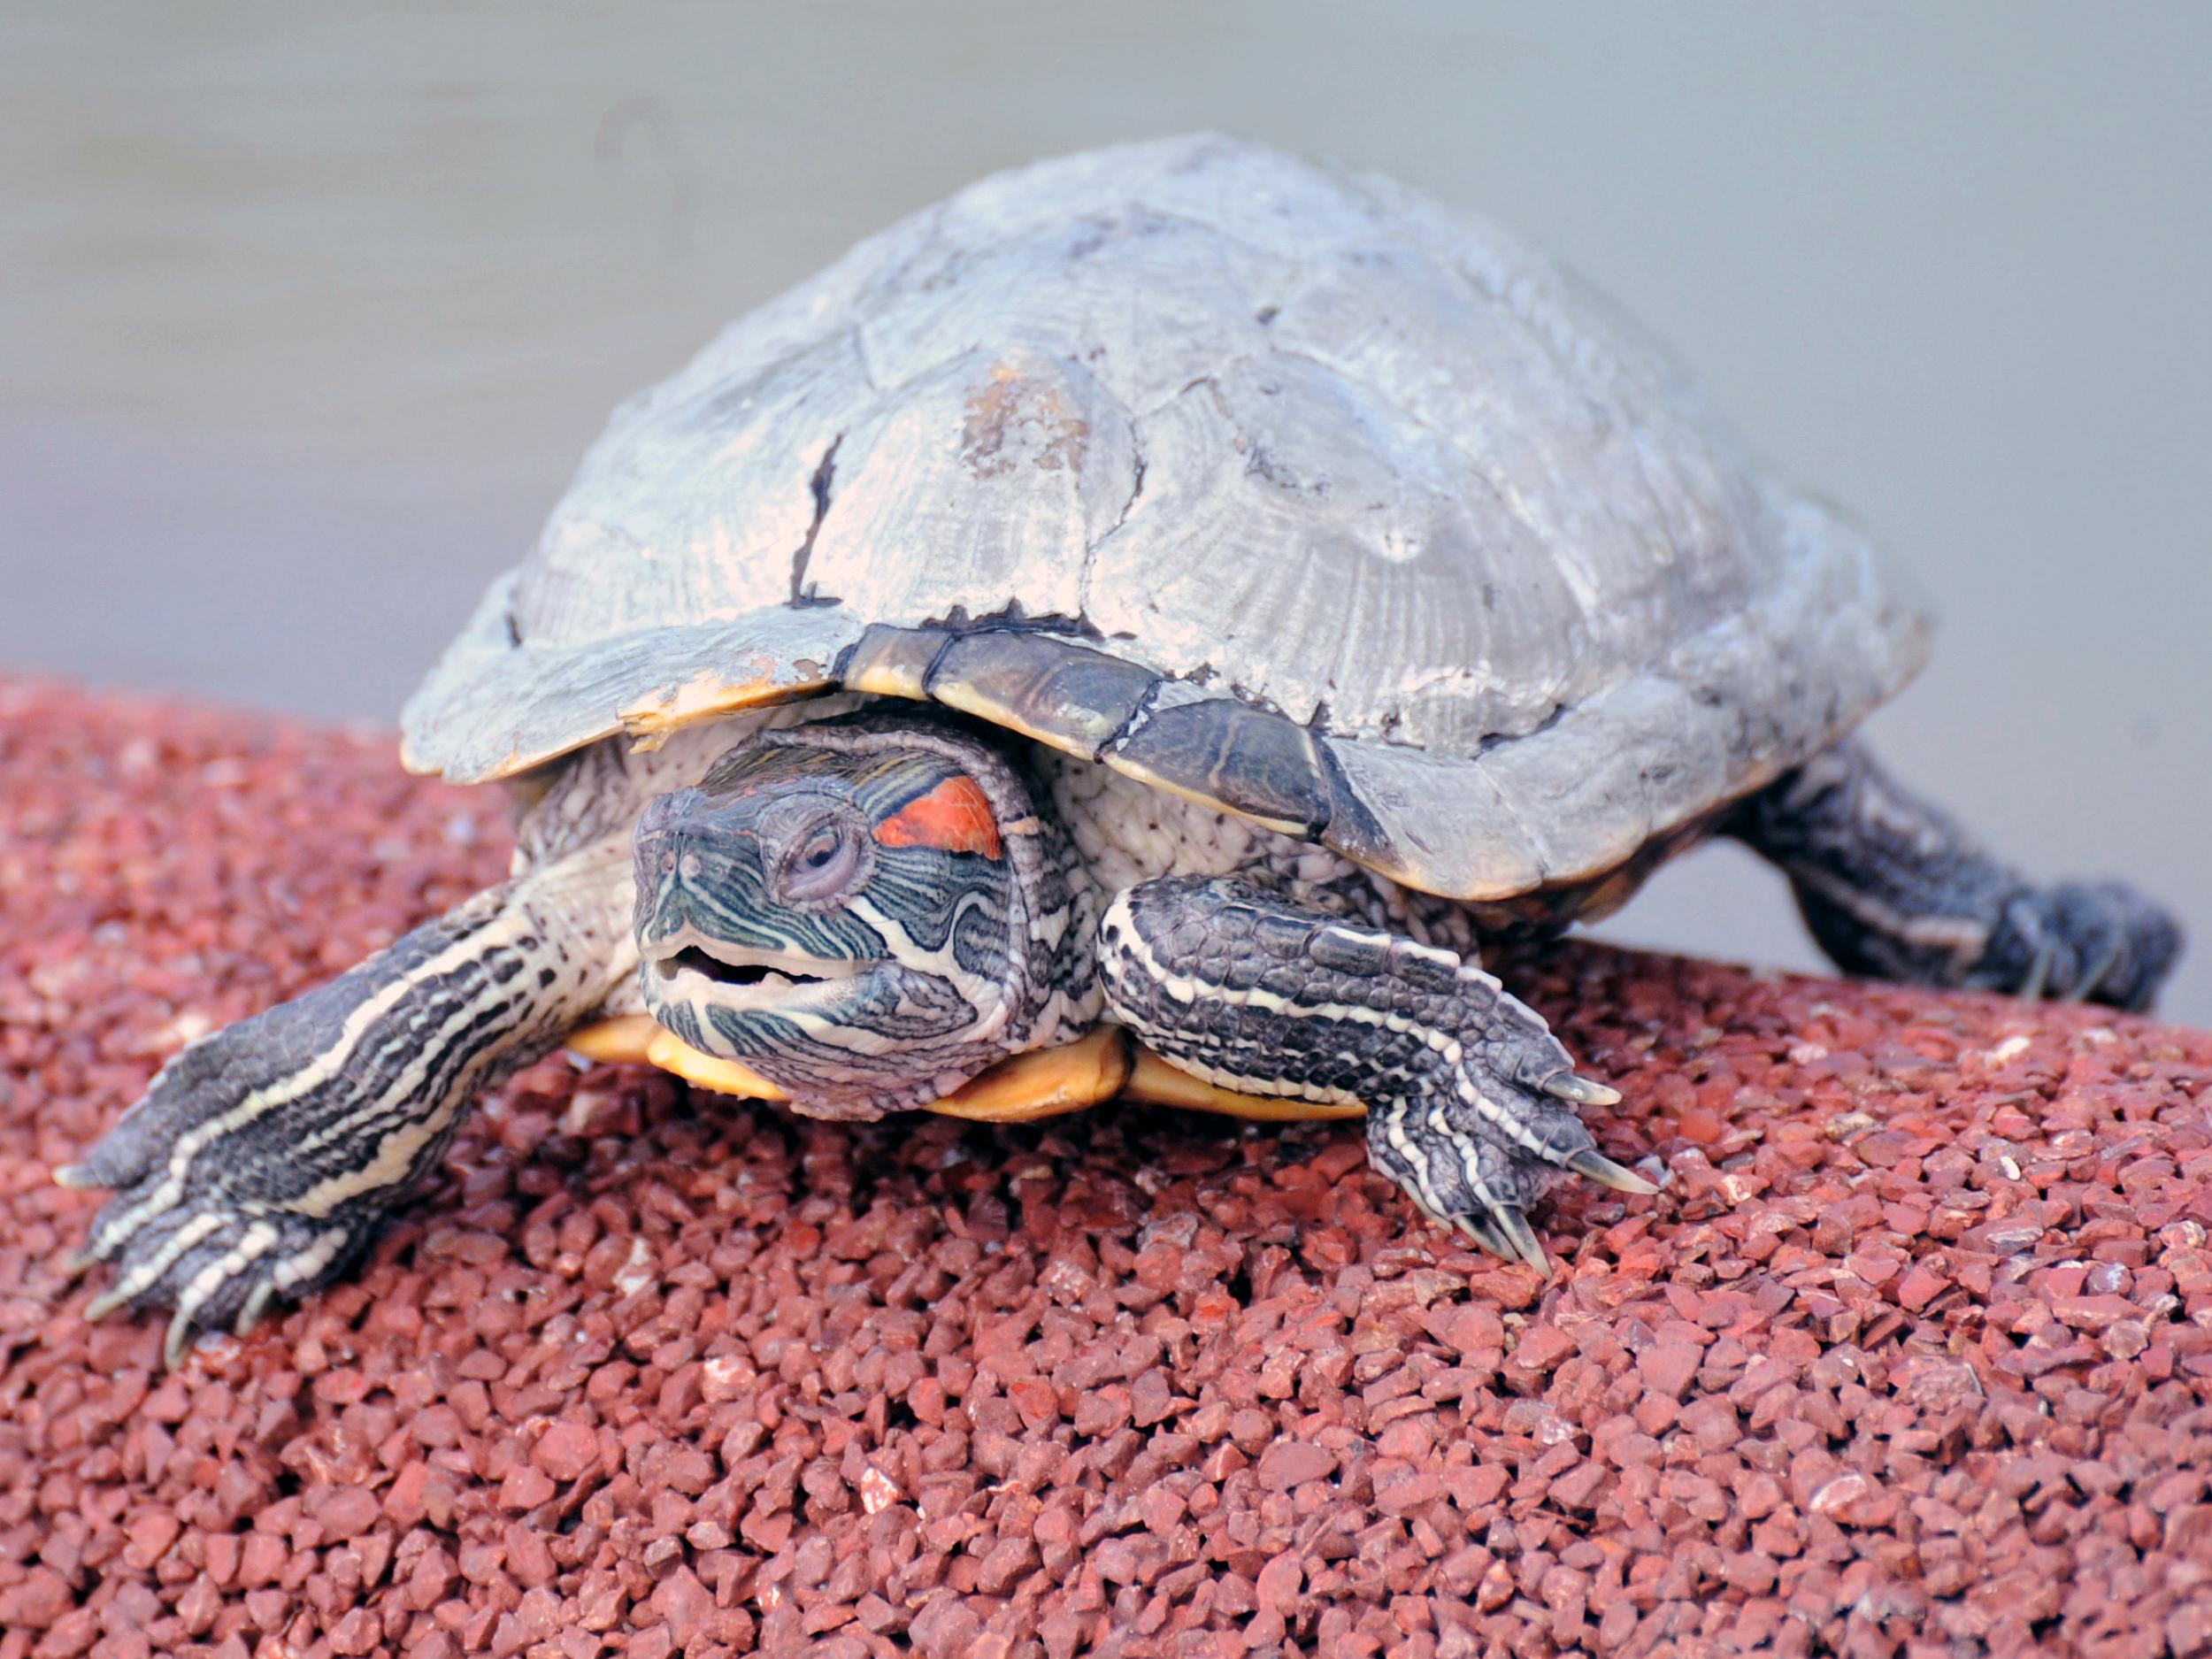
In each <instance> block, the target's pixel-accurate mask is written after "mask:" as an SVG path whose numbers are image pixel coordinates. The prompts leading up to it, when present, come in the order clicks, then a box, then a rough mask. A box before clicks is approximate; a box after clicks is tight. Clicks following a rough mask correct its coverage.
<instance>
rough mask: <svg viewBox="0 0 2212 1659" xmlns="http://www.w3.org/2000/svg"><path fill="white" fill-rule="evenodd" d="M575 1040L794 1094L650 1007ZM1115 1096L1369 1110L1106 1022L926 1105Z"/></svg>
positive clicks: (1001, 1110)
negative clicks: (1218, 1080) (1245, 1081)
mask: <svg viewBox="0 0 2212 1659" xmlns="http://www.w3.org/2000/svg"><path fill="white" fill-rule="evenodd" d="M568 1047H569V1048H570V1049H571V1050H572V1052H574V1053H576V1054H579V1055H581V1056H583V1057H584V1058H585V1059H587V1060H599V1061H605V1062H610V1063H619V1062H627V1063H629V1064H642V1065H655V1066H658V1067H659V1068H660V1069H661V1070H662V1071H672V1072H674V1073H675V1074H676V1075H677V1076H678V1077H680V1078H682V1079H685V1080H686V1081H687V1082H691V1083H695V1084H697V1085H698V1086H699V1087H701V1088H705V1089H712V1090H714V1091H715V1092H716V1093H717V1094H741V1095H743V1096H745V1097H747V1098H748V1099H751V1100H788V1099H789V1098H790V1096H789V1095H787V1094H785V1093H784V1091H783V1090H781V1089H780V1088H778V1087H776V1086H775V1085H774V1084H773V1083H771V1082H770V1081H769V1080H768V1079H766V1078H764V1077H763V1076H761V1075H760V1073H759V1072H757V1071H754V1070H753V1069H752V1068H751V1067H749V1066H744V1065H740V1064H738V1063H737V1062H736V1061H734V1060H718V1059H716V1058H715V1057H714V1056H712V1055H709V1054H702V1053H700V1052H699V1050H698V1049H696V1048H693V1047H692V1046H691V1045H690V1044H689V1043H687V1042H685V1041H683V1040H682V1039H681V1038H680V1037H678V1036H677V1035H676V1034H675V1033H672V1032H671V1031H668V1030H665V1029H664V1027H663V1026H662V1025H660V1024H659V1022H658V1021H657V1020H655V1019H654V1018H652V1017H651V1016H650V1015H648V1014H633V1015H629V1016H627V1017H626V1018H621V1019H606V1020H601V1021H600V1022H599V1023H598V1024H596V1025H587V1026H585V1027H584V1028H583V1029H582V1030H580V1031H579V1032H577V1033H575V1034H574V1035H572V1036H571V1037H570V1038H569V1040H568ZM1117 1095H1118V1096H1119V1097H1120V1098H1121V1099H1123V1100H1131V1101H1140V1102H1144V1103H1146V1104H1148V1105H1153V1106H1178V1107H1181V1108H1182V1109H1184V1110H1187V1111H1202V1112H1218V1113H1220V1114H1222V1115H1223V1116H1225V1117H1230V1118H1251V1119H1254V1120H1256V1121H1257V1122H1261V1123H1303V1122H1309V1121H1311V1120H1314V1119H1318V1118H1359V1117H1363V1116H1365V1115H1366V1110H1367V1109H1366V1108H1365V1107H1363V1106H1340V1105H1334V1104H1329V1103H1325V1102H1314V1101H1305V1100H1279V1099H1274V1098H1271V1097H1269V1096H1266V1095H1260V1094H1238V1093H1237V1092H1236V1091H1235V1090H1233V1089H1225V1088H1219V1087H1216V1086H1215V1085H1213V1084H1211V1083H1209V1082H1207V1081H1205V1080H1204V1079H1202V1078H1195V1077H1193V1076H1192V1075H1191V1074H1190V1073H1189V1072H1187V1071H1179V1070H1177V1069H1176V1068H1175V1067H1174V1066H1171V1065H1170V1064H1168V1063H1167V1062H1166V1061H1165V1060H1163V1059H1162V1058H1160V1056H1158V1055H1156V1054H1155V1053H1153V1052H1152V1050H1151V1049H1149V1048H1146V1047H1145V1046H1144V1045H1143V1044H1142V1043H1141V1042H1138V1041H1134V1040H1133V1038H1131V1037H1130V1036H1129V1034H1128V1033H1126V1032H1125V1031H1123V1030H1122V1029H1121V1028H1120V1027H1119V1026H1118V1025H1100V1026H1098V1027H1096V1028H1095V1029H1094V1030H1093V1031H1091V1032H1090V1033H1088V1034H1087V1035H1086V1036H1084V1037H1082V1038H1080V1039H1079V1040H1078V1041H1074V1042H1071V1043H1069V1044H1067V1045H1066V1046H1065V1047H1064V1048H1037V1049H1033V1050H1031V1051H1030V1052H1029V1053H1027V1054H1018V1055H1015V1056H1012V1057H1011V1058H1010V1059H1006V1060H1002V1061H1000V1062H999V1063H998V1064H996V1065H995V1066H993V1067H992V1068H991V1069H990V1070H989V1071H985V1072H983V1073H981V1074H980V1075H979V1076H978V1077H976V1078H974V1079H972V1080H971V1081H970V1082H968V1083H967V1084H966V1085H965V1086H964V1087H961V1088H959V1089H956V1091H954V1092H953V1093H952V1094H948V1095H946V1096H945V1097H944V1099H942V1100H941V1101H936V1102H932V1104H931V1105H930V1106H929V1107H928V1108H927V1110H930V1111H933V1112H941V1113H943V1114H944V1115H945V1116H946V1117H948V1118H969V1119H972V1120H973V1121H975V1122H979V1123H1028V1122H1030V1121H1031V1120H1032V1119H1033V1118H1056V1117H1058V1116H1060V1115H1061V1114H1062V1113H1064V1112H1075V1111H1081V1110H1083V1109H1084V1108H1085V1107H1087V1106H1095V1105H1097V1104H1098V1103H1099V1102H1102V1101H1109V1100H1112V1099H1114V1098H1115V1097H1116V1096H1117Z"/></svg>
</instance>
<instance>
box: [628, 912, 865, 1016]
mask: <svg viewBox="0 0 2212 1659" xmlns="http://www.w3.org/2000/svg"><path fill="white" fill-rule="evenodd" d="M645 959H646V969H647V972H648V973H649V975H650V976H651V977H652V978H653V979H655V980H657V981H658V982H659V983H660V984H662V985H663V986H664V987H667V988H668V989H669V990H671V991H672V992H674V993H675V994H676V995H684V993H683V992H682V991H681V990H679V989H678V983H679V982H680V981H684V980H689V981H690V989H691V990H692V991H694V992H695V991H698V990H700V989H702V988H703V986H702V985H701V981H704V982H705V983H706V984H709V985H714V986H718V987H723V989H724V991H725V993H727V992H731V991H735V992H739V993H748V994H749V995H742V996H741V998H739V999H737V1000H741V1001H743V1002H767V1001H769V1000H771V999H772V998H773V997H774V996H775V995H777V994H778V993H780V992H784V991H790V990H795V989H797V988H799V987H804V986H819V985H826V984H829V983H831V982H832V981H834V980H841V979H852V978H854V977H856V975H859V974H861V973H864V972H867V971H868V970H869V969H870V968H872V967H874V966H875V965H877V964H874V963H872V962H833V961H825V960H824V959H822V958H821V957H818V956H805V955H803V954H801V953H800V952H797V951H790V950H759V949H753V948H751V947H749V946H746V945H732V944H726V943H724V942H722V941H718V940H711V939H709V938H707V937H706V936H705V935H704V934H703V933H700V932H699V931H698V930H697V929H696V928H694V927H686V928H683V929H682V930H680V932H678V933H672V934H671V935H670V936H669V937H668V938H666V939H664V940H661V941H658V942H657V944H655V945H653V946H652V947H651V948H650V949H648V950H647V951H646V952H645ZM716 1000H717V1001H718V1002H729V1001H731V1000H732V999H731V998H730V997H729V996H728V995H722V996H718V997H717V998H716Z"/></svg>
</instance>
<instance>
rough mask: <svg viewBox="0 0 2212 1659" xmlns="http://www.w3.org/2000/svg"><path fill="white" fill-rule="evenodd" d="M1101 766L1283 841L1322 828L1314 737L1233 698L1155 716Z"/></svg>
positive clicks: (1109, 753)
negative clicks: (1222, 810)
mask: <svg viewBox="0 0 2212 1659" xmlns="http://www.w3.org/2000/svg"><path fill="white" fill-rule="evenodd" d="M1101 758H1102V759H1103V760H1104V761H1105V762H1106V764H1108V765H1110V766H1112V767H1113V768H1114V769H1115V770H1116V771H1118V772H1127V773H1128V774H1129V775H1130V776H1131V777H1133V778H1141V779H1143V780H1146V781H1147V782H1148V783H1156V784H1158V785H1160V786H1161V787H1163V788H1167V789H1172V790H1174V791H1175V792H1176V793H1177V794H1178V795H1192V796H1194V797H1196V798H1197V799H1199V800H1202V801H1206V802H1210V803H1212V804H1214V805H1217V806H1224V807H1226V808H1228V809H1229V810H1231V811H1232V812H1240V813H1242V814H1243V815H1244V816H1245V817H1247V818H1251V819H1253V820H1254V821H1255V822H1256V823H1260V824H1264V825H1265V826H1267V827H1268V828H1270V829H1272V830H1279V831H1280V832H1281V833H1284V834H1286V835H1310V834H1312V833H1314V832H1315V831H1316V830H1317V829H1318V828H1320V827H1321V826H1322V825H1323V823H1324V822H1325V819H1324V817H1323V814H1324V811H1325V797H1324V796H1323V794H1322V791H1321V768H1320V760H1319V757H1318V756H1317V754H1316V753H1315V749H1314V741H1313V733H1311V732H1310V731H1308V730H1307V729H1306V728H1305V727H1304V726H1300V725H1298V724H1297V723H1296V722H1295V721H1294V720H1290V719H1286V718H1284V717H1283V716H1281V715H1279V714H1276V713H1274V712H1272V711H1271V710H1266V709H1255V708H1253V707H1251V706H1250V705H1249V704H1248V703H1239V702H1238V701H1236V699H1234V698H1233V697H1213V698H1209V699H1207V700H1206V701H1204V702H1202V703H1184V704H1183V705H1181V706H1180V707H1179V708H1171V709H1160V710H1155V711H1154V712H1153V713H1152V715H1151V716H1150V718H1148V719H1146V720H1144V721H1143V722H1141V724H1140V725H1139V726H1137V727H1136V728H1135V729H1134V730H1133V731H1132V732H1131V733H1129V734H1128V735H1127V736H1126V737H1125V738H1123V739H1122V740H1121V741H1119V742H1118V743H1116V744H1115V745H1114V747H1113V748H1112V749H1110V750H1108V751H1107V752H1106V753H1105V754H1104V755H1103V756H1102V757H1101Z"/></svg>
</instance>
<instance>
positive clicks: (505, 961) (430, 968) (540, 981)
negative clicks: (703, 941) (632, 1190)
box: [56, 837, 635, 1363]
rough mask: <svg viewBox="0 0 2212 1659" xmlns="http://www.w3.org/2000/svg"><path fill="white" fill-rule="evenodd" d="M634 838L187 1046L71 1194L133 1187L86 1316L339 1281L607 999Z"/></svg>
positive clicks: (215, 1318) (111, 1207) (251, 1307)
mask: <svg viewBox="0 0 2212 1659" xmlns="http://www.w3.org/2000/svg"><path fill="white" fill-rule="evenodd" d="M628 855H629V849H628V846H627V844H626V838H624V837H614V838H611V839H610V840H609V841H605V842H603V843H599V844H596V845H595V846H593V847H591V848H588V849H584V850H582V851H580V852H578V853H576V854H574V855H572V856H570V857H569V858H567V859H565V860H562V861H560V862H558V863H556V864H549V865H547V866H545V867H544V868H542V869H540V870H538V871H535V872H532V873H531V874H530V875H527V876H525V877H523V878H521V879H518V880H517V881H513V882H510V883H508V884H506V885H505V886H503V887H495V888H493V889H492V890H490V891H489V892H487V893H482V894H480V895H477V896H476V897H475V898H473V899H472V900H470V901H469V902H467V903H466V904H464V905H462V906H460V907H459V908H458V909H457V910H452V911H450V912H449V913H448V914H447V915H445V916H442V917H441V918H439V919H438V920H436V921H434V922H432V923H429V924H428V925H427V926H423V927H419V928H417V929H416V930H415V931H414V932H413V933H409V934H408V935H407V936H406V937H405V938H403V939H402V940H400V941H397V942H396V944H394V945H392V946H391V947H390V948H389V949H387V950H383V951H380V952H379V953H378V954H377V955H376V956H372V957H370V958H369V960H368V961H366V962H365V963H363V964H361V965H360V966H359V967H357V968H355V969H354V970H353V971H352V972H349V973H347V974H344V975H343V976H342V977H341V978H339V979H334V980H333V981H332V982H331V983H329V984H328V985H326V986H322V987H319V988H318V989H316V990H313V991H311V992H309V993H308V994H307V995H304V996H302V997H298V998H296V999H295V1000H294V1001H292V1002H286V1003H284V1004H282V1005H281V1006H280V1007H277V1008H273V1009H270V1010H267V1011H266V1012H265V1013H261V1014H257V1015H256V1016H254V1017H253V1018H250V1019H246V1020H242V1021H240V1022H239V1023H238V1024H237V1025H232V1026H229V1027H227V1028H226V1029H225V1030H223V1031H220V1032H218V1033H215V1034H214V1035H213V1036H211V1037H209V1038H207V1039H205V1040H204V1041H201V1042H197V1043H195V1044H194V1045H193V1046H192V1047H190V1048H187V1049H185V1050H184V1051H183V1052H182V1053H181V1054H180V1055H178V1056H176V1057H175V1058H174V1059H173V1060H172V1061H171V1062H170V1063H169V1064H168V1065H166V1066H165V1067H164V1068H163V1069H162V1071H161V1072H160V1074H159V1075H158V1076H157V1077H156V1078H155V1079H154V1081H153V1084H152V1086H151V1087H150V1088H149V1089H148V1090H147V1091H146V1096H145V1098H144V1099H143V1100H142V1101H140V1102H138V1104H137V1105H135V1106H134V1107H133V1108H132V1109H131V1110H130V1111H129V1112H127V1114H125V1116H124V1117H123V1118H122V1119H121V1121H119V1123H118V1124H117V1125H115V1127H114V1128H113V1129H111V1130H110V1131H109V1132H108V1134H107V1137H106V1138H105V1139H104V1140H103V1141H101V1142H100V1144H99V1145H98V1146H96V1147H95V1148H93V1149H92V1151H91V1152H90V1153H89V1154H88V1156H86V1158H85V1160H84V1162H83V1163H82V1164H78V1165H76V1166H75V1167H73V1168H72V1169H68V1170H63V1171H57V1172H56V1179H58V1180H59V1181H61V1182H62V1183H63V1184H64V1185H65V1186H70V1187H113V1188H115V1189H116V1192H115V1195H114V1196H113V1197H111V1199H109V1200H108V1202H107V1204H106V1205H105V1207H104V1208H103V1209H102V1210H101V1211H100V1213H99V1215H98V1216H97V1217H96V1218H95V1219H94V1221H93V1224H92V1232H91V1236H90V1239H89V1240H88V1243H87V1245H86V1248H85V1256H87V1257H88V1259H89V1260H92V1261H105V1262H112V1263H114V1269H115V1277H114V1279H113V1281H112V1283H111V1285H110V1286H109V1287H108V1289H107V1290H106V1291H105V1292H104V1294H102V1295H100V1296H99V1297H97V1298H96V1300H95V1301H94V1302H92V1304H91V1305H90V1306H89V1307H88V1310H87V1312H88V1314H89V1315H90V1316H91V1317H95V1318H97V1317H100V1316H101V1315H102V1314H104V1313H106V1312H108V1311H110V1310H113V1309H115V1308H119V1307H124V1306H130V1307H142V1306H146V1305H150V1304H161V1305H164V1306H168V1307H173V1308H174V1309H175V1310H176V1314H175V1317H174V1318H173V1321H172V1323H171V1325H170V1328H169V1340H168V1355H169V1358H170V1362H171V1363H175V1361H176V1360H177V1358H178V1357H179V1356H180V1355H181V1353H182V1351H183V1347H184V1344H185V1341H186V1340H187V1339H188V1337H189V1336H190V1334H191V1331H192V1327H193V1326H195V1325H204V1326H209V1327H217V1326H227V1327H230V1328H233V1329H237V1330H243V1329H245V1328H246V1327H248V1326H250V1325H251V1324H252V1323H253V1321H254V1320H255V1318H256V1317H257V1316H258V1315H259V1313H260V1311H261V1310H262V1308H263V1307H264V1306H265V1304H266V1303H267V1302H268V1301H269V1299H270V1298H271V1297H272V1296H275V1295H280V1294H281V1295H290V1296H297V1295H301V1294H304V1293H306V1292H308V1291H310V1290H313V1289H315V1288H317V1287H318V1286H321V1285H325V1284H327V1283H328V1282H329V1281H330V1280H331V1279H334V1278H335V1277H337V1275H339V1274H340V1273H342V1272H343V1271H345V1270H346V1268H347V1267H348V1266H349V1265H350V1264H351V1263H352V1262H353V1261H354V1260H355V1259H356V1258H357V1256H359V1255H360V1253H361V1251H362V1250H363V1249H364V1248H365V1247H366V1246H367V1244H368V1243H369V1241H370V1240H372V1239H373V1237H374V1236H375V1234H376V1231H377V1228H378V1227H379V1226H380V1225H381V1224H382V1222H383V1220H384V1218H385V1217H386V1216H388V1214H390V1212H391V1211H392V1210H393V1208H394V1207H395V1206H396V1205H397V1204H398V1203H399V1202H401V1200H403V1198H404V1197H405V1196H406V1194H407V1193H408V1191H409V1190H410V1189H411V1187H413V1186H414V1185H415V1184H416V1182H417V1181H418V1180H419V1179H420V1177H421V1176H422V1174H423V1173H424V1171H426V1170H427V1169H428V1168H429V1167H430V1165H431V1164H433V1163H434V1161H435V1160H436V1158H437V1156H438V1154H439V1152H440V1150H441V1149H442V1148H443V1147H444V1145H445V1143H446V1141H448V1140H449V1138H450V1136H451V1134H452V1132H453V1128H454V1126H455V1125H456V1123H457V1121H458V1118H459V1116H460V1112H461V1110H462V1109H463V1107H464V1106H465V1105H466V1103H467V1102H468V1100H469V1098H470V1097H471V1096H472V1094H476V1093H477V1092H478V1091H479V1090H480V1089H482V1088H485V1087H489V1086H490V1085H491V1084H493V1083H495V1082H496V1081H497V1080H498V1079H499V1078H500V1077H501V1076H503V1075H504V1074H505V1073H506V1072H508V1071H512V1070H513V1069H514V1068H515V1067H517V1066H518V1065H521V1064H526V1063H527V1062H529V1061H531V1060H534V1059H535V1058H537V1057H538V1056H540V1055H541V1054H543V1053H545V1052H546V1051H547V1050H549V1048H552V1047H553V1045H554V1044H556V1043H557V1042H558V1041H560V1040H561V1038H562V1037H563V1036H565V1034H566V1033H568V1032H569V1030H570V1029H572V1027H573V1026H574V1025H576V1024H577V1023H578V1021H579V1020H580V1019H581V1018H583V1017H584V1016H585V1015H587V1014H588V1013H589V1012H590V1011H591V1010H593V1009H595V1008H596V1007H597V1006H598V1005H599V1004H600V1003H601V1002H603V1001H604V1000H605V999H606V996H607V993H608V991H609V989H610V988H611V981H612V979H614V977H615V976H617V975H618V974H619V973H620V972H623V969H624V967H625V966H626V964H630V963H634V959H635V958H634V955H631V954H629V949H628V930H627V928H626V920H627V915H628V909H629V902H630V897H631V892H632V887H631V882H630V879H629V863H628Z"/></svg>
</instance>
